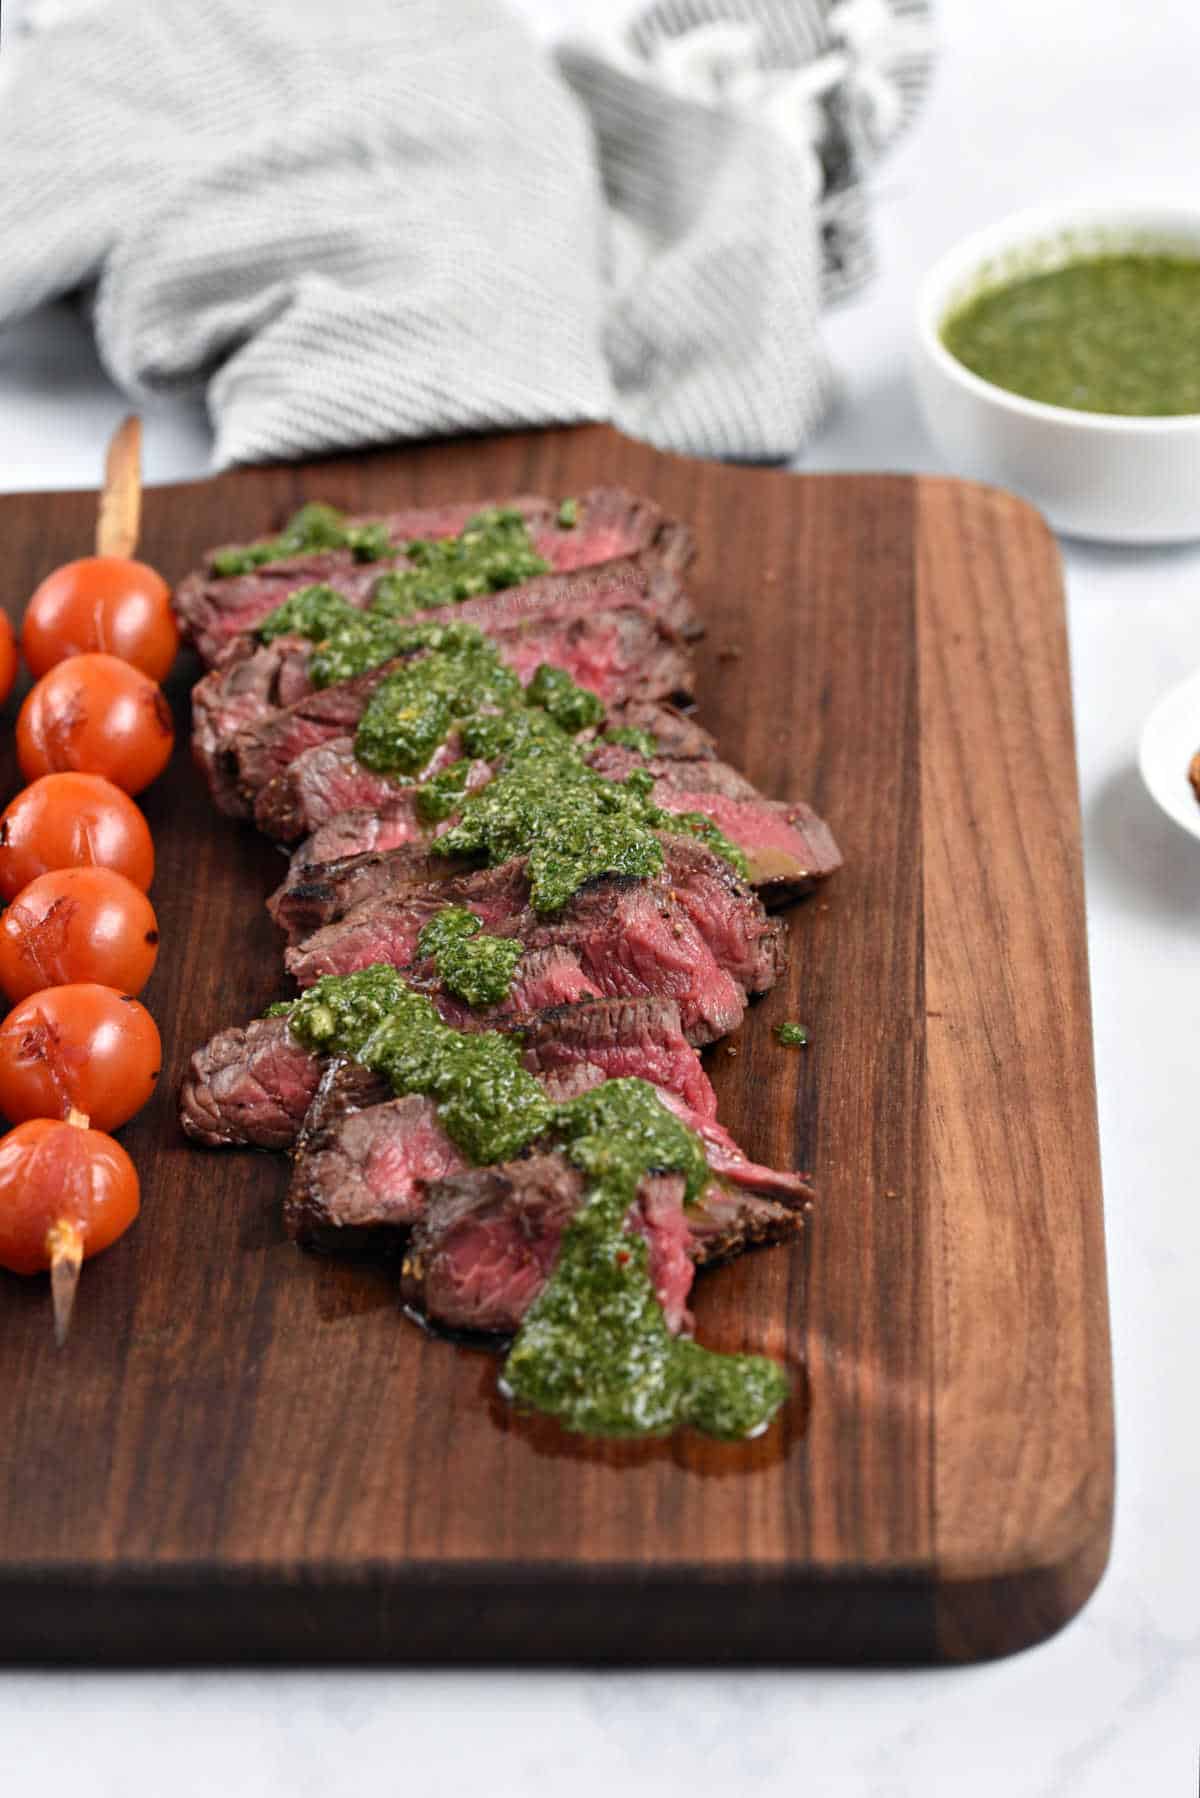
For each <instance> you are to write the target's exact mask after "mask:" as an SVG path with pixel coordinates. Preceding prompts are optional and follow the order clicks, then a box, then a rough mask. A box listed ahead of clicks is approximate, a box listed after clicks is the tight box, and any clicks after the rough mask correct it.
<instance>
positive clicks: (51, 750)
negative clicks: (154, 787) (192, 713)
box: [17, 655, 175, 793]
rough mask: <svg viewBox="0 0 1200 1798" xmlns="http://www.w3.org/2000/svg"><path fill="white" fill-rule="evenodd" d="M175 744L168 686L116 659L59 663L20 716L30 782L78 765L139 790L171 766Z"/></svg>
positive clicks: (21, 752) (20, 752)
mask: <svg viewBox="0 0 1200 1798" xmlns="http://www.w3.org/2000/svg"><path fill="white" fill-rule="evenodd" d="M174 741H175V731H174V727H173V725H172V723H171V711H170V707H169V706H168V705H167V702H166V700H165V699H164V698H163V695H162V690H161V689H160V688H159V687H156V686H155V684H154V682H153V681H152V680H150V679H149V678H148V676H146V675H144V674H143V673H142V672H141V670H140V669H138V668H131V667H130V666H129V663H128V662H121V661H118V659H117V657H116V656H104V655H79V656H71V657H70V659H69V660H68V661H65V662H60V663H59V664H58V666H57V667H56V668H52V669H51V670H50V672H49V674H43V676H42V678H41V680H40V681H39V682H38V683H37V686H36V687H34V688H33V689H32V691H31V692H30V693H28V694H27V695H26V698H25V703H24V705H23V706H22V707H21V710H20V713H19V715H18V717H17V760H18V761H19V762H20V764H21V772H22V774H23V775H24V776H25V778H26V780H36V779H37V777H38V776H39V775H40V774H55V773H58V772H60V771H62V770H64V769H77V770H79V771H80V772H82V773H84V774H103V775H104V776H105V778H106V779H108V780H111V781H113V782H114V784H115V785H116V786H118V787H123V788H124V790H125V791H126V792H127V793H140V792H141V790H142V788H143V787H148V786H149V785H150V782H151V781H152V780H154V779H155V777H156V776H157V775H159V774H161V773H162V771H163V769H164V768H165V767H166V765H167V758H168V757H169V756H170V753H171V748H172V745H173V744H174Z"/></svg>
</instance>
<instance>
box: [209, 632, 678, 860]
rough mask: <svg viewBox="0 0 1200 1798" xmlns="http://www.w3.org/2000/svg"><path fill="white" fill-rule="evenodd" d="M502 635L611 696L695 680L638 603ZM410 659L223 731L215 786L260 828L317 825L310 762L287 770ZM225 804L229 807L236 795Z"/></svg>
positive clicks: (511, 655)
mask: <svg viewBox="0 0 1200 1798" xmlns="http://www.w3.org/2000/svg"><path fill="white" fill-rule="evenodd" d="M497 642H498V644H499V647H500V650H501V653H502V656H503V659H504V661H505V662H506V663H507V664H508V666H509V667H511V668H512V669H513V671H514V672H515V673H516V674H517V675H518V676H519V677H520V679H521V680H522V681H524V682H528V681H529V680H531V679H532V677H533V675H534V673H535V672H536V670H537V668H538V666H539V665H540V664H541V663H542V662H552V663H554V664H555V665H556V666H558V667H561V668H565V669H566V670H567V672H568V673H569V674H570V675H571V677H572V679H573V680H575V681H576V682H577V683H578V684H579V685H580V686H582V687H588V688H590V689H591V690H592V691H593V692H595V693H597V694H599V696H600V698H601V699H602V700H604V701H605V703H606V704H608V703H610V702H613V701H619V700H621V699H625V698H629V697H636V698H639V699H647V700H656V699H669V698H671V697H673V696H680V695H686V694H687V692H688V691H689V690H690V686H691V678H692V676H691V664H690V657H689V656H688V654H687V651H686V650H685V649H684V648H682V646H681V645H680V644H679V643H678V641H677V640H676V639H674V638H672V637H669V636H666V635H664V634H663V633H662V632H661V631H660V630H659V629H658V627H657V626H656V625H655V624H654V623H653V622H652V621H651V620H650V619H649V618H647V617H646V616H645V614H644V613H641V612H637V611H633V610H628V609H627V610H624V611H612V612H597V613H594V614H593V615H592V616H590V617H588V618H581V619H577V620H575V621H574V622H573V623H571V624H567V625H560V624H550V625H547V626H545V627H542V626H536V627H534V628H530V629H528V630H525V629H515V630H513V632H512V633H511V634H510V635H509V636H507V637H498V638H497ZM401 665H402V663H401V662H385V663H382V664H381V665H380V666H379V667H378V668H372V669H371V670H370V671H369V672H368V673H366V674H360V675H356V676H355V677H354V679H353V680H347V681H338V682H336V683H335V684H334V685H333V686H331V687H325V688H323V689H321V690H320V691H319V692H312V693H308V694H306V695H305V696H304V697H303V698H302V699H300V700H298V701H297V702H296V703H295V704H293V705H290V706H286V707H284V708H282V709H279V710H276V711H271V712H268V713H267V714H266V715H265V716H263V717H260V718H258V719H256V720H255V721H254V722H252V723H250V724H244V725H242V726H240V727H239V728H238V729H237V730H235V731H234V732H233V733H232V734H231V735H229V736H227V737H224V738H222V739H221V740H220V741H219V743H218V744H217V747H216V750H215V751H214V752H213V754H212V756H211V761H212V763H213V774H212V776H211V777H210V778H211V781H212V785H213V788H214V791H219V792H220V793H221V794H222V795H226V796H227V795H228V794H229V792H230V790H231V789H232V788H236V790H237V791H238V792H239V793H240V794H241V795H242V797H243V800H244V813H243V815H246V816H248V815H249V814H250V812H251V810H253V814H254V818H255V822H256V823H257V824H258V825H259V828H260V829H262V830H265V831H267V832H268V834H270V835H274V836H278V837H280V838H281V839H282V840H284V841H294V840H295V839H296V837H298V836H303V835H307V834H308V832H309V831H311V830H315V829H316V828H317V826H318V825H320V824H323V823H324V822H325V821H326V818H327V817H328V816H330V815H331V814H330V813H328V812H326V811H324V809H323V807H324V803H325V801H324V796H323V794H321V793H320V792H318V793H316V794H314V795H313V799H314V803H313V804H310V803H309V793H308V786H307V782H308V780H309V778H310V777H309V776H308V775H307V774H306V771H305V770H306V769H307V766H308V765H307V764H305V768H304V769H300V770H297V773H296V774H295V775H294V776H293V777H292V778H291V779H290V780H289V779H288V778H287V776H288V773H289V771H290V769H291V767H292V764H293V763H294V762H296V761H297V759H298V758H299V757H301V756H302V755H303V754H304V752H305V751H306V750H310V749H312V748H314V747H316V746H318V745H320V744H324V743H329V742H332V741H334V740H339V739H342V738H347V737H349V736H350V735H351V733H352V732H353V731H354V729H355V727H356V725H357V724H358V721H359V719H360V718H361V716H362V714H363V711H364V710H365V708H366V705H367V702H368V700H369V699H370V697H371V694H372V693H373V692H374V691H375V689H376V687H377V686H378V685H379V684H380V682H381V681H383V680H385V679H386V678H387V676H388V675H389V674H390V673H392V672H393V670H394V669H395V668H397V667H398V666H401ZM394 786H395V783H394V782H392V781H389V780H388V778H387V776H375V777H373V781H372V784H371V790H372V792H373V793H374V794H377V795H379V796H380V797H383V796H385V795H386V793H387V792H389V791H391V790H393V789H394ZM268 787H270V789H271V790H270V791H269V792H268V791H266V789H267V788H268ZM357 803H359V804H362V803H364V801H361V800H360V801H358V802H357ZM365 803H371V801H366V802H365ZM224 804H225V809H226V810H228V809H229V800H228V798H227V797H226V798H225V801H224ZM314 813H315V814H316V815H313V814H314Z"/></svg>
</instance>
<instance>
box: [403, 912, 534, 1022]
mask: <svg viewBox="0 0 1200 1798" xmlns="http://www.w3.org/2000/svg"><path fill="white" fill-rule="evenodd" d="M417 947H418V949H419V950H420V952H421V954H422V955H429V956H432V958H433V963H434V966H435V967H436V968H437V971H438V973H439V975H440V976H441V978H442V980H443V981H444V982H445V984H446V986H447V987H448V988H449V990H450V992H452V993H455V994H457V996H458V997H459V998H460V999H465V1000H466V1002H467V1004H468V1005H499V1003H500V1001H501V1000H502V999H507V997H508V995H509V992H510V991H511V989H512V979H513V974H514V972H515V970H516V966H517V963H518V962H519V961H520V959H521V956H522V955H523V954H524V946H523V944H522V943H521V942H520V940H519V939H518V938H513V937H503V936H488V935H487V934H486V932H485V931H484V928H483V924H482V923H481V921H480V920H479V919H478V918H477V917H476V916H475V914H474V913H473V912H469V911H467V910H466V908H465V907H464V906H461V905H447V906H444V907H443V908H442V910H441V911H440V912H439V913H438V914H437V916H436V918H431V919H430V920H429V923H428V924H426V926H425V928H424V930H422V932H421V934H420V936H419V937H418V938H417Z"/></svg>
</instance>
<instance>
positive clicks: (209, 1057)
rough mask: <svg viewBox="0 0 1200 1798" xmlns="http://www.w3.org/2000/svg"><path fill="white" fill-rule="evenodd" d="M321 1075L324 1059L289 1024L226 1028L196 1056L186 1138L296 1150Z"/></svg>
mask: <svg viewBox="0 0 1200 1798" xmlns="http://www.w3.org/2000/svg"><path fill="white" fill-rule="evenodd" d="M357 1071H358V1072H359V1073H364V1072H365V1071H364V1070H362V1069H359V1070H357ZM320 1077H321V1063H320V1061H319V1060H318V1059H317V1058H316V1057H315V1056H314V1055H311V1054H310V1053H309V1051H308V1050H307V1049H306V1048H305V1047H304V1045H303V1044H302V1043H298V1042H297V1041H296V1040H295V1039H294V1038H293V1037H292V1036H291V1034H290V1033H289V1031H288V1027H287V1019H286V1018H255V1020H254V1021H253V1023H251V1024H247V1025H246V1026H245V1027H244V1028H242V1027H240V1026H234V1027H233V1028H231V1029H228V1030H219V1031H218V1032H217V1034H216V1036H214V1037H212V1038H211V1039H210V1041H209V1042H207V1043H206V1044H205V1045H204V1047H203V1048H201V1049H197V1050H196V1052H195V1054H194V1055H193V1056H192V1058H191V1061H190V1062H189V1064H188V1071H187V1074H186V1075H185V1077H184V1081H183V1087H182V1090H181V1092H180V1104H179V1121H180V1123H181V1124H182V1126H183V1130H184V1133H185V1135H187V1136H190V1137H191V1138H192V1140H193V1141H194V1142H200V1143H206V1144H207V1145H208V1146H209V1147H210V1148H224V1147H227V1146H238V1147H251V1148H256V1149H286V1148H290V1146H291V1144H292V1143H293V1142H294V1141H295V1140H296V1132H297V1131H298V1130H299V1128H300V1125H301V1123H302V1122H303V1119H304V1114H305V1112H306V1111H307V1110H308V1108H309V1106H310V1104H311V1103H312V1100H313V1095H314V1094H315V1092H316V1090H317V1083H318V1081H319V1080H320ZM376 1096H378V1094H377V1095H376Z"/></svg>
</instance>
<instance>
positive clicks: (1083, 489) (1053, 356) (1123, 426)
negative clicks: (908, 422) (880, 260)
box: [916, 207, 1200, 543]
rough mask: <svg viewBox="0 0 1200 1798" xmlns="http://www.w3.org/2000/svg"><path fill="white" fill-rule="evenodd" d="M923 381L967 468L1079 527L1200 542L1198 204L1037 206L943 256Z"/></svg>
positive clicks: (942, 431) (934, 418) (1107, 534)
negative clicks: (1193, 206) (1063, 208)
mask: <svg viewBox="0 0 1200 1798" xmlns="http://www.w3.org/2000/svg"><path fill="white" fill-rule="evenodd" d="M916 374H917V386H918V391H919V394H920V399H921V404H922V409H923V411H924V414H925V419H926V423H927V424H928V426H929V430H930V432H931V434H932V435H933V437H934V438H935V439H936V441H937V442H938V444H939V445H940V447H941V449H942V451H943V453H944V454H945V456H946V458H947V460H948V462H949V464H950V466H951V468H952V469H953V470H954V472H955V473H962V474H965V475H969V476H971V477H973V478H976V479H981V480H985V481H991V482H995V483H996V484H998V485H1000V486H1004V487H1009V488H1012V489H1013V490H1014V491H1016V492H1018V493H1021V494H1023V495H1024V496H1025V497H1026V498H1028V499H1031V500H1032V501H1033V502H1034V503H1035V504H1036V505H1038V506H1040V507H1041V509H1042V511H1044V512H1045V513H1046V515H1047V517H1048V518H1049V520H1050V522H1051V523H1052V524H1053V525H1055V526H1056V527H1057V528H1058V529H1060V530H1062V531H1065V532H1067V533H1069V534H1074V535H1079V536H1084V537H1098V538H1104V539H1109V540H1111V541H1118V542H1141V543H1154V542H1159V543H1165V542H1178V541H1183V540H1187V539H1190V538H1197V537H1200V212H1196V211H1190V210H1187V209H1183V208H1175V209H1173V208H1162V207H1159V208H1149V207H1143V208H1125V209H1119V210H1115V209H1103V208H1090V209H1079V210H1075V211H1071V212H1062V213H1051V212H1029V213H1021V214H1018V215H1016V216H1015V217H1013V218H1010V219H1006V220H1004V221H1002V222H1001V223H1000V224H998V225H994V226H992V227H990V228H989V229H987V230H984V231H981V232H978V233H976V234H975V235H974V236H972V237H970V238H968V239H967V240H966V241H965V242H963V243H961V244H959V245H958V246H957V247H956V248H955V249H953V250H952V251H950V252H949V254H948V255H946V256H944V257H943V258H942V260H941V261H940V262H939V263H937V265H936V266H935V267H934V268H933V269H932V270H931V271H930V273H929V274H928V276H927V277H926V279H925V282H924V283H923V286H922V289H921V293H920V297H919V300H918V308H917V357H916Z"/></svg>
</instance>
